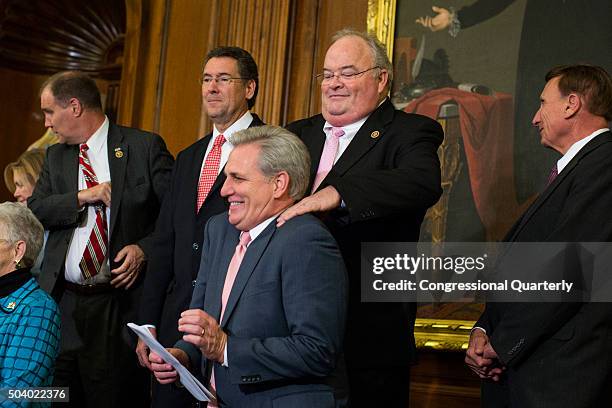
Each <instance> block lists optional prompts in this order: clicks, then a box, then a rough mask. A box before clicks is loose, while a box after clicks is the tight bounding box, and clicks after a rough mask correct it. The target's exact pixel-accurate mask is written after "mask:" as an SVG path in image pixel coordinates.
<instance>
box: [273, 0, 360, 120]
mask: <svg viewBox="0 0 612 408" xmlns="http://www.w3.org/2000/svg"><path fill="white" fill-rule="evenodd" d="M313 3H316V10H315V9H314V8H313V7H314V6H313ZM295 8H296V16H295V25H294V26H293V34H294V35H293V42H292V47H291V63H290V66H291V70H290V72H289V73H288V78H289V79H290V81H291V82H290V85H289V88H288V89H287V92H286V96H287V98H286V103H287V108H286V112H287V113H286V116H285V117H284V118H283V119H284V120H283V122H284V123H288V122H291V121H293V120H297V119H300V118H303V117H306V116H310V115H314V114H316V113H319V112H320V111H321V90H320V87H319V85H318V84H317V83H316V81H315V80H314V79H313V76H314V75H316V74H318V73H319V72H321V70H322V69H323V61H324V60H325V52H326V51H327V47H328V46H329V42H330V39H331V37H332V35H333V34H334V33H335V32H336V31H338V30H341V29H342V28H347V27H350V28H354V29H356V30H360V31H365V29H366V19H367V11H368V1H367V0H335V1H326V0H319V1H318V2H314V1H309V0H296V5H295ZM304 101H306V102H307V103H304ZM306 108H307V109H306Z"/></svg>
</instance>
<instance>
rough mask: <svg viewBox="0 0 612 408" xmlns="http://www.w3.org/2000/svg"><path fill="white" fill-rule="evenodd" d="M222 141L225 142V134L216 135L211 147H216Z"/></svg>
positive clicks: (221, 143) (221, 144)
mask: <svg viewBox="0 0 612 408" xmlns="http://www.w3.org/2000/svg"><path fill="white" fill-rule="evenodd" d="M223 143H225V136H223V135H218V136H217V137H216V138H215V142H214V143H213V149H214V148H215V147H217V148H218V147H221V146H223Z"/></svg>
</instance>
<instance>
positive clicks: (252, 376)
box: [151, 126, 347, 408]
mask: <svg viewBox="0 0 612 408" xmlns="http://www.w3.org/2000/svg"><path fill="white" fill-rule="evenodd" d="M234 142H235V144H236V148H235V149H234V151H233V152H232V154H231V156H230V158H229V160H228V162H227V166H226V168H225V173H226V175H227V179H226V181H225V183H224V185H223V188H222V190H221V194H222V195H223V196H224V197H227V199H228V200H229V202H230V208H229V213H228V214H220V215H217V216H215V217H213V218H211V220H210V221H209V223H208V224H207V225H206V231H205V238H204V247H203V250H202V262H201V266H200V271H199V273H198V278H197V283H196V288H195V290H194V293H193V297H192V300H191V306H190V309H189V310H186V311H184V312H183V313H182V314H181V318H180V320H179V321H178V324H179V330H181V331H182V332H183V333H184V337H183V340H181V341H179V342H178V343H177V345H176V347H177V348H171V349H169V350H170V352H171V353H173V354H174V355H175V356H176V357H177V358H178V359H179V361H181V362H182V363H183V364H184V365H187V366H189V367H191V368H193V369H194V370H195V371H198V369H199V368H200V367H202V373H206V375H209V373H210V372H211V370H212V373H213V374H214V375H213V376H212V377H214V381H213V380H212V379H211V388H212V389H214V390H216V394H217V403H218V406H221V407H226V406H230V407H250V408H257V407H261V408H264V407H269V408H272V407H276V406H281V407H317V408H325V407H329V408H332V407H334V405H335V401H334V394H333V389H332V386H331V385H330V384H329V378H328V377H329V375H330V374H331V373H332V372H333V370H334V368H335V366H336V361H337V359H338V355H339V353H340V349H341V345H342V336H343V333H344V323H345V316H346V291H347V287H346V271H345V268H344V264H343V262H342V257H341V255H340V251H339V250H338V247H337V244H336V242H335V241H334V239H333V237H332V236H331V234H330V233H329V231H328V230H327V229H326V228H325V226H324V225H323V224H322V223H321V222H320V221H319V220H318V219H317V218H315V217H313V216H311V215H305V216H301V217H296V218H294V219H292V220H290V221H288V222H287V223H286V225H285V226H283V228H279V229H277V228H276V222H275V219H276V217H277V216H278V214H280V213H281V212H282V211H283V210H284V209H286V208H288V207H289V206H291V205H292V204H293V203H295V201H296V200H298V199H300V198H301V197H303V195H304V193H305V192H306V189H307V187H308V184H309V181H308V178H309V167H310V160H309V157H308V151H307V150H306V147H305V146H304V144H303V143H302V142H301V141H300V140H299V139H297V138H296V137H295V135H293V134H291V133H290V132H288V131H287V130H285V129H282V128H278V127H272V126H264V127H259V128H252V129H247V130H244V131H242V132H240V133H238V134H236V135H235V138H234ZM237 244H238V245H237ZM239 258H240V259H241V260H238V259H239ZM217 322H218V323H217ZM151 360H152V361H153V362H154V363H153V367H154V370H155V375H156V377H157V378H158V380H159V381H161V382H170V381H175V380H176V371H174V370H173V369H172V368H171V367H170V366H168V365H166V364H164V363H163V361H161V360H160V359H159V356H157V355H155V354H153V353H152V354H151ZM208 406H209V407H210V406H211V404H209V405H208Z"/></svg>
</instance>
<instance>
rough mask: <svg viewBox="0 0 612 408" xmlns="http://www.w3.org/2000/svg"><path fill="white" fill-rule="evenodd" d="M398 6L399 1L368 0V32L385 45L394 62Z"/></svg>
mask: <svg viewBox="0 0 612 408" xmlns="http://www.w3.org/2000/svg"><path fill="white" fill-rule="evenodd" d="M396 6H397V0H368V16H367V24H366V27H367V30H368V32H369V33H372V34H374V35H376V37H377V38H378V39H379V40H380V41H381V42H382V43H383V44H384V45H385V47H386V49H387V55H388V56H389V59H390V60H391V61H393V37H394V35H395V11H396Z"/></svg>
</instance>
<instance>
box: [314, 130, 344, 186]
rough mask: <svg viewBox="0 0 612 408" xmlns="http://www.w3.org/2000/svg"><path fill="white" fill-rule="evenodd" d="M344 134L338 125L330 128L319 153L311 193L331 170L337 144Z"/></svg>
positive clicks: (336, 152) (336, 151)
mask: <svg viewBox="0 0 612 408" xmlns="http://www.w3.org/2000/svg"><path fill="white" fill-rule="evenodd" d="M342 136H344V130H342V128H339V127H332V128H331V136H330V137H328V138H327V139H326V140H325V146H324V147H323V153H321V161H319V168H318V169H317V175H316V177H315V180H314V183H313V185H312V193H314V192H315V191H317V188H319V185H320V184H321V182H322V181H323V179H324V178H325V176H327V173H329V171H330V170H331V168H332V166H333V165H334V160H335V159H336V154H338V144H339V143H340V138H341V137H342Z"/></svg>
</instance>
